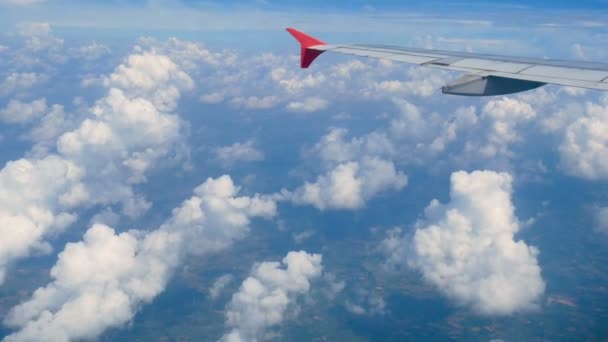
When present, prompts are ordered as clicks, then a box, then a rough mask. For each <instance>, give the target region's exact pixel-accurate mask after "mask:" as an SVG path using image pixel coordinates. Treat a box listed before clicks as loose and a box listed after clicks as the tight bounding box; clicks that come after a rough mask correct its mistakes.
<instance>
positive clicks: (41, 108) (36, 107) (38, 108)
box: [0, 99, 47, 123]
mask: <svg viewBox="0 0 608 342" xmlns="http://www.w3.org/2000/svg"><path fill="white" fill-rule="evenodd" d="M46 108H47V107H46V99H38V100H34V101H32V102H21V101H19V100H10V102H9V103H8V104H7V105H6V107H5V108H2V109H0V121H3V122H5V123H26V122H29V121H32V120H33V119H35V118H37V117H39V116H41V115H42V114H43V113H44V112H45V111H46Z"/></svg>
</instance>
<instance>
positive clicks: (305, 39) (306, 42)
mask: <svg viewBox="0 0 608 342" xmlns="http://www.w3.org/2000/svg"><path fill="white" fill-rule="evenodd" d="M287 32H289V33H290V34H291V35H292V36H293V37H294V38H295V39H296V40H297V41H298V42H300V44H301V45H302V47H305V48H309V47H311V46H315V45H325V42H323V41H321V40H319V39H317V38H315V37H311V36H309V35H307V34H306V33H304V32H301V31H298V30H296V29H294V28H291V27H289V28H287Z"/></svg>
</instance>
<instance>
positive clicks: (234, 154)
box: [215, 140, 264, 166]
mask: <svg viewBox="0 0 608 342" xmlns="http://www.w3.org/2000/svg"><path fill="white" fill-rule="evenodd" d="M254 145H255V142H254V141H253V140H249V141H247V142H245V143H238V142H237V143H234V144H232V145H230V146H224V147H218V148H217V149H216V150H215V155H216V157H217V158H218V159H219V160H220V162H221V163H222V164H224V165H226V166H231V165H233V164H234V163H236V162H240V161H247V162H251V161H259V160H263V159H264V153H262V151H260V150H258V149H257V148H256V147H255V146H254Z"/></svg>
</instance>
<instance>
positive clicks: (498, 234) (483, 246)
mask: <svg viewBox="0 0 608 342" xmlns="http://www.w3.org/2000/svg"><path fill="white" fill-rule="evenodd" d="M451 182H452V187H451V191H450V197H451V201H450V202H449V203H448V204H445V205H444V204H440V203H439V201H437V200H433V201H432V202H431V204H430V205H429V206H428V207H427V208H426V210H425V219H424V220H422V221H420V222H418V224H417V228H416V231H415V233H414V235H413V237H412V238H411V239H410V238H408V237H406V236H403V235H402V234H401V233H400V231H398V230H397V231H392V232H391V234H390V235H389V237H388V238H387V239H386V240H385V241H384V242H383V248H384V249H385V251H386V252H387V254H388V256H389V263H392V264H403V263H405V262H407V264H409V265H410V266H411V267H413V268H415V269H417V270H419V271H420V272H421V273H422V275H423V277H424V279H425V280H426V281H428V282H429V283H430V284H433V285H434V286H436V287H437V288H438V289H439V290H440V291H441V292H442V293H443V294H444V295H446V296H447V297H448V298H450V299H452V300H454V301H456V302H457V303H458V304H461V305H466V306H469V307H471V308H472V309H473V310H475V311H477V312H478V313H480V314H486V315H508V314H512V313H514V312H518V311H525V310H532V309H535V308H537V307H538V304H539V303H540V300H541V296H542V294H543V292H544V290H545V284H544V282H543V280H542V278H541V269H540V267H539V265H538V261H537V255H538V250H537V249H536V248H535V247H531V246H527V245H526V244H525V243H524V242H523V241H521V240H520V241H516V240H515V236H514V235H515V234H516V233H517V232H518V231H519V229H520V227H521V223H520V222H519V221H518V219H517V218H516V217H515V213H514V211H515V209H514V207H513V204H512V202H511V191H512V189H511V182H512V180H511V176H510V175H508V174H506V173H496V172H492V171H476V172H473V173H470V174H469V173H466V172H462V171H461V172H456V173H454V174H452V178H451Z"/></svg>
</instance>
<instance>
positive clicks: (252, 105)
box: [202, 95, 280, 109]
mask: <svg viewBox="0 0 608 342" xmlns="http://www.w3.org/2000/svg"><path fill="white" fill-rule="evenodd" d="M202 100H203V101H204V102H207V103H213V102H214V97H213V96H211V97H209V96H206V97H203V98H202ZM279 102H280V99H279V98H278V97H277V96H274V95H270V96H264V97H257V96H248V97H235V98H233V99H232V100H231V101H230V103H232V104H233V105H235V106H237V107H239V108H245V109H270V108H273V107H275V106H276V105H277V104H279Z"/></svg>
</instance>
